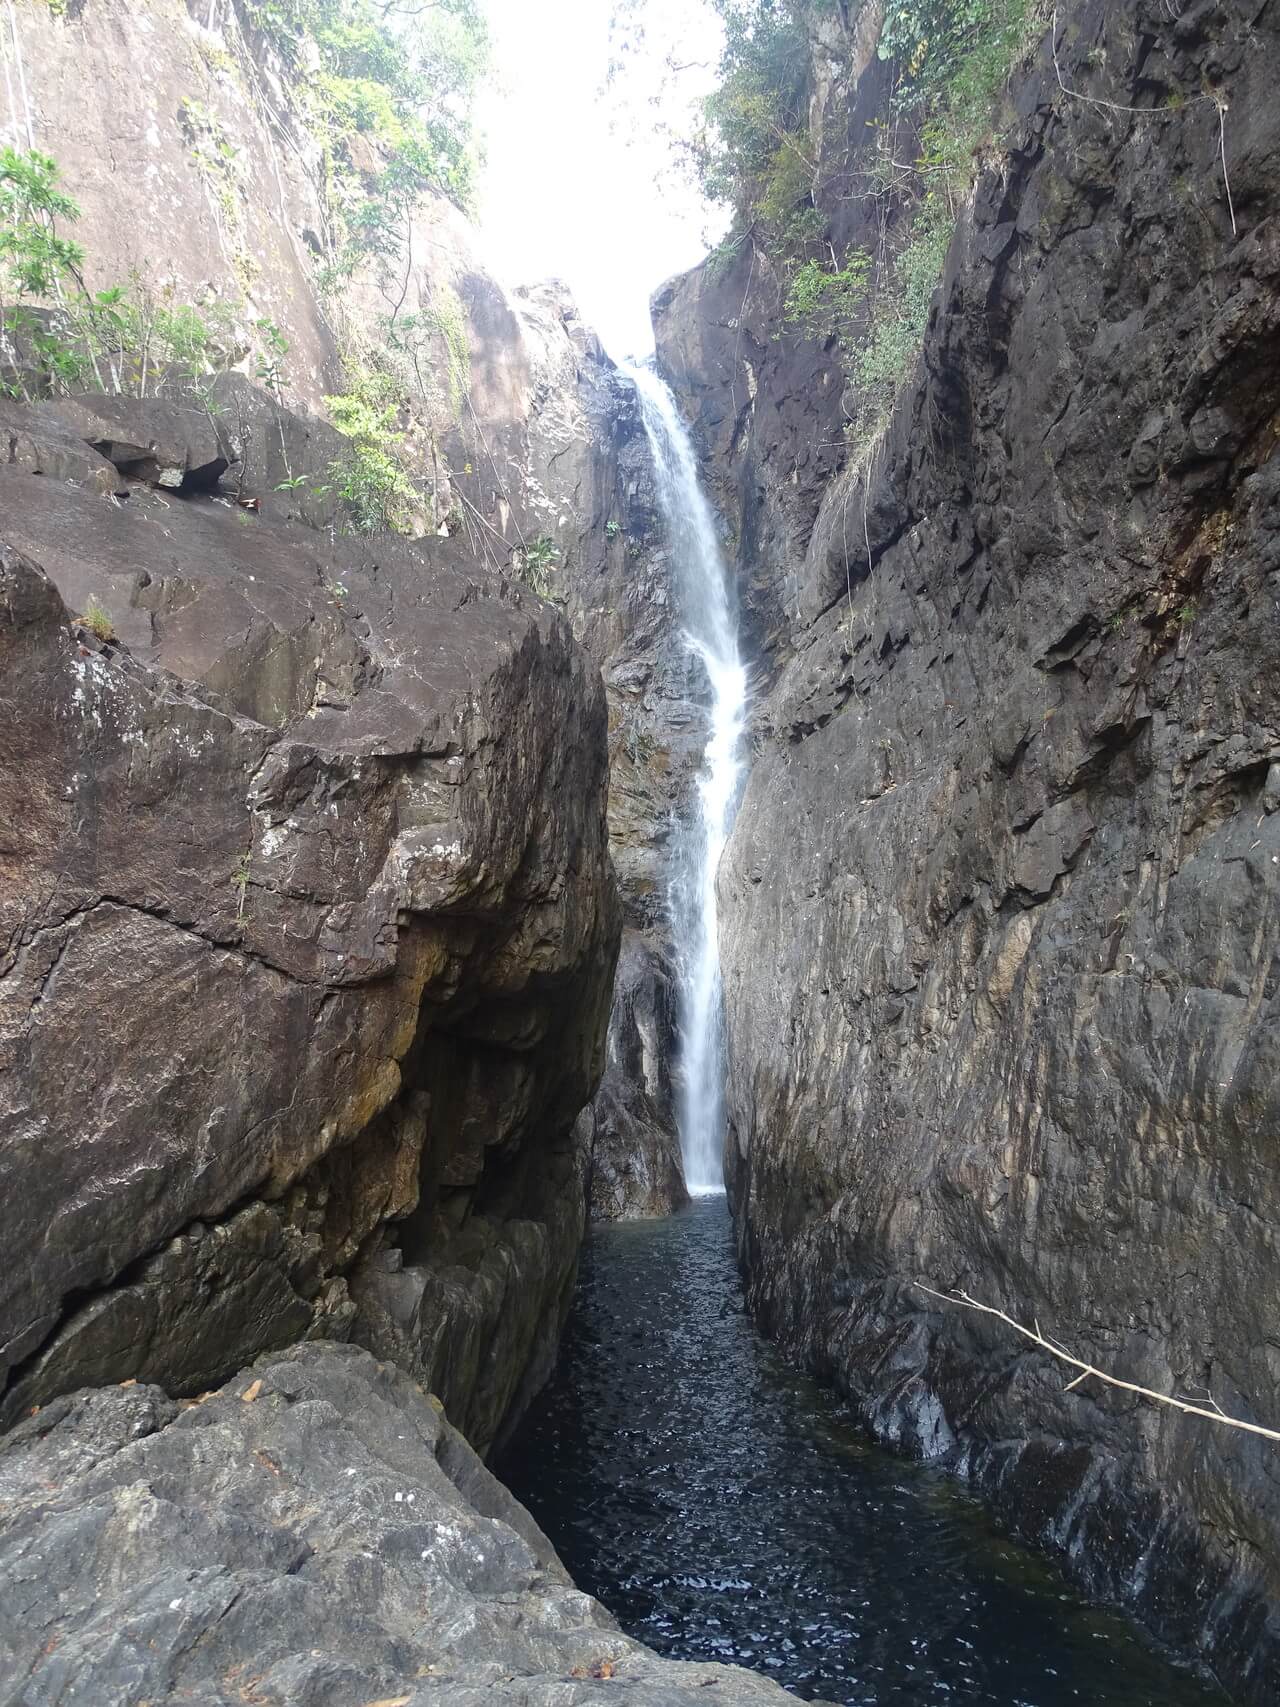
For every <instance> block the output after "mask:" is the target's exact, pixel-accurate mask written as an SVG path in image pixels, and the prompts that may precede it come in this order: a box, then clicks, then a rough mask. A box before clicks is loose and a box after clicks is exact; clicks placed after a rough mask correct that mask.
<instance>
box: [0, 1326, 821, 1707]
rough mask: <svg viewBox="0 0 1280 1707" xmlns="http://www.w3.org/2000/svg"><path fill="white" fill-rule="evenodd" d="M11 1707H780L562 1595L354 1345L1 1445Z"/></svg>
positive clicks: (531, 1547) (461, 1452)
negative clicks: (752, 1706)
mask: <svg viewBox="0 0 1280 1707" xmlns="http://www.w3.org/2000/svg"><path fill="white" fill-rule="evenodd" d="M0 1578H2V1579H3V1581H4V1584H5V1592H4V1594H3V1596H0V1690H2V1691H3V1694H4V1699H5V1700H6V1702H10V1703H12V1707H45V1704H46V1703H48V1702H51V1701H56V1700H72V1699H76V1700H84V1701H92V1702H93V1703H94V1707H138V1704H139V1703H141V1702H153V1703H159V1702H162V1701H175V1702H177V1701H182V1702H186V1703H190V1704H192V1707H243V1703H244V1702H246V1701H252V1702H257V1703H260V1704H261V1707H353V1704H355V1703H363V1704H365V1707H375V1704H376V1707H489V1704H491V1703H504V1702H505V1703H510V1704H511V1707H609V1704H610V1703H612V1702H614V1701H615V1700H616V1699H617V1698H618V1696H619V1695H620V1694H621V1695H622V1696H623V1697H625V1699H626V1701H627V1702H629V1703H634V1707H704V1704H705V1702H706V1701H707V1700H708V1697H709V1696H710V1698H711V1699H713V1700H714V1701H716V1702H721V1703H727V1704H729V1707H734V1704H738V1703H741V1704H743V1707H746V1704H748V1703H755V1702H759V1703H761V1704H762V1707H764V1704H776V1707H785V1703H786V1702H788V1701H789V1700H791V1697H790V1696H788V1695H786V1694H785V1693H784V1691H783V1690H782V1689H780V1688H779V1687H778V1685H777V1684H775V1683H771V1682H769V1681H768V1680H766V1679H765V1678H762V1677H755V1676H753V1675H752V1674H751V1673H750V1672H746V1671H740V1670H738V1669H737V1668H736V1667H732V1666H719V1665H707V1664H702V1663H690V1664H681V1663H679V1662H675V1661H671V1660H661V1659H658V1658H657V1656H656V1655H654V1654H652V1653H650V1652H649V1651H648V1649H646V1648H643V1647H641V1645H640V1644H639V1643H638V1642H635V1641H632V1640H631V1639H630V1638H629V1637H626V1636H624V1635H622V1634H621V1632H620V1631H619V1630H618V1628H617V1626H616V1624H615V1623H614V1621H613V1619H612V1618H611V1617H610V1616H609V1614H608V1613H607V1612H606V1611H605V1609H604V1608H603V1607H602V1606H601V1605H600V1604H599V1603H598V1602H597V1601H594V1600H592V1599H591V1598H590V1597H589V1596H588V1595H585V1594H580V1593H579V1592H578V1591H577V1590H576V1589H575V1588H574V1587H573V1586H572V1584H571V1583H570V1581H569V1579H568V1576H567V1575H566V1573H565V1570H564V1567H563V1566H562V1565H561V1564H560V1561H559V1560H558V1559H557V1558H556V1555H555V1553H554V1551H553V1549H552V1547H551V1544H550V1542H549V1541H548V1540H547V1538H546V1537H545V1536H544V1535H543V1534H542V1532H541V1531H540V1530H539V1529H538V1527H537V1525H536V1524H535V1523H534V1522H533V1519H532V1518H531V1517H530V1516H529V1514H528V1513H527V1512H526V1511H525V1510H524V1508H523V1507H522V1506H520V1505H519V1504H517V1502H516V1501H515V1500H514V1499H513V1498H512V1496H511V1495H510V1494H509V1493H507V1491H506V1490H505V1488H503V1487H502V1486H501V1485H500V1484H499V1483H498V1482H496V1481H495V1480H494V1478H493V1477H492V1476H491V1475H490V1474H489V1473H488V1471H487V1470H486V1469H485V1468H484V1466H483V1464H482V1463H481V1462H480V1460H479V1459H478V1458H477V1457H476V1455H475V1453H474V1452H472V1451H471V1449H470V1448H469V1447H468V1446H467V1444H466V1442H465V1441H464V1440H463V1439H462V1438H461V1436H460V1435H459V1434H457V1433H456V1432H455V1430H454V1429H453V1428H451V1427H450V1425H449V1424H448V1423H447V1422H446V1421H445V1418H444V1415H443V1412H442V1410H441V1407H440V1403H439V1400H437V1399H435V1398H430V1397H428V1396H427V1395H425V1394H424V1393H423V1392H422V1391H421V1390H420V1389H419V1388H417V1387H416V1386H415V1385H414V1384H413V1383H412V1382H411V1381H410V1380H409V1379H408V1378H407V1377H406V1376H404V1375H403V1374H401V1373H400V1372H399V1371H396V1370H394V1369H391V1368H388V1367H387V1366H385V1365H381V1364H377V1363H375V1362H374V1360H373V1358H372V1357H370V1356H369V1355H368V1354H367V1353H366V1352H363V1351H360V1350H358V1349H356V1348H355V1347H353V1346H302V1347H298V1348H297V1349H296V1350H294V1351H292V1352H289V1353H286V1354H285V1355H284V1356H283V1357H279V1358H275V1359H273V1360H269V1361H265V1362H263V1363H261V1364H260V1365H258V1367H257V1368H255V1369H251V1370H246V1371H245V1372H244V1373H243V1374H241V1375H240V1376H238V1377H237V1378H236V1379H235V1380H233V1381H231V1382H229V1383H228V1385H227V1386H226V1387H224V1388H223V1389H222V1391H221V1392H218V1393H212V1394H209V1395H206V1396H205V1397H204V1398H203V1399H202V1400H201V1401H200V1402H198V1403H196V1402H192V1401H188V1402H187V1403H186V1404H176V1403H174V1401H173V1400H171V1399H169V1398H167V1397H166V1396H165V1395H164V1394H163V1393H162V1392H160V1391H159V1390H158V1389H156V1388H154V1387H142V1386H135V1387H123V1388H121V1387H116V1388H113V1389H110V1390H107V1391H99V1392H88V1393H80V1394H77V1395H76V1396H75V1397H74V1398H64V1399H59V1400H56V1401H55V1402H54V1403H53V1404H52V1405H51V1406H50V1407H49V1408H48V1409H47V1410H45V1411H42V1412H41V1413H40V1415H38V1416H37V1417H35V1418H33V1419H31V1420H30V1421H29V1422H27V1423H24V1424H23V1425H22V1427H21V1428H19V1429H18V1430H16V1431H15V1432H14V1433H13V1434H11V1435H10V1436H9V1438H8V1439H7V1440H6V1441H5V1442H3V1443H2V1444H0Z"/></svg>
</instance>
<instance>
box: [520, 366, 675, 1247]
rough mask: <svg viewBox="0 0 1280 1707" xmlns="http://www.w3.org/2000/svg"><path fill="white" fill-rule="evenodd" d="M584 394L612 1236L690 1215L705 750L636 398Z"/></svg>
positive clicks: (607, 1216) (594, 1193)
mask: <svg viewBox="0 0 1280 1707" xmlns="http://www.w3.org/2000/svg"><path fill="white" fill-rule="evenodd" d="M577 383H578V386H579V395H580V396H581V397H582V400H583V407H582V421H581V424H580V426H579V434H580V438H579V443H581V442H582V440H583V438H585V442H586V443H587V444H589V445H590V446H592V447H594V453H593V455H592V456H591V458H590V461H589V463H588V464H586V465H583V466H582V467H581V472H580V474H579V476H578V477H577V480H576V481H575V490H576V491H577V492H578V494H579V497H578V500H577V511H576V513H577V514H578V516H579V517H580V518H581V524H582V532H581V533H580V535H579V536H578V538H577V539H576V540H575V541H574V542H572V543H571V544H569V543H567V545H566V554H565V561H564V564H563V566H562V568H560V569H559V570H557V572H556V575H555V578H554V582H553V597H555V598H556V600H557V602H562V603H563V605H564V607H565V610H566V614H567V615H568V617H569V620H570V622H571V623H572V626H573V630H574V634H575V635H576V636H577V638H578V639H579V641H580V642H581V644H582V645H583V646H584V647H585V648H586V650H587V651H588V653H589V654H590V656H591V657H592V658H593V659H594V660H595V661H596V662H597V663H598V664H599V666H600V670H601V675H602V678H603V680H604V684H605V693H606V697H607V700H608V706H609V844H610V850H611V852H612V855H613V860H614V864H615V866H616V868H617V872H618V886H619V891H620V895H621V899H622V905H623V913H624V918H625V922H626V933H625V941H626V948H625V950H624V953H623V956H622V959H621V961H620V965H619V974H618V979H617V983H616V985H615V990H614V1005H613V1012H612V1015H611V1018H610V1022H609V1040H608V1047H607V1051H606V1067H605V1076H604V1080H603V1082H602V1084H601V1088H600V1092H599V1095H598V1096H597V1098H596V1101H595V1104H594V1107H593V1117H594V1118H593V1132H592V1138H591V1146H592V1158H593V1160H592V1170H591V1180H590V1213H591V1215H592V1217H593V1218H595V1219H598V1220H617V1219H620V1218H627V1217H632V1216H635V1217H641V1218H644V1217H648V1216H652V1215H661V1214H666V1213H669V1212H670V1211H671V1210H672V1209H674V1208H676V1207H678V1206H679V1205H680V1204H682V1203H683V1202H685V1201H686V1191H685V1185H684V1172H683V1166H682V1164H681V1160H680V1142H679V1137H678V1134H677V1132H676V1117H675V1107H674V1101H673V1097H672V1092H671V1071H672V1062H673V1059H674V1056H675V1051H676V1037H675V995H674V951H673V946H672V942H671V934H670V930H671V927H670V919H669V911H668V888H669V881H670V871H669V863H670V858H671V838H672V833H673V827H674V825H675V824H676V823H677V821H678V820H679V819H680V818H681V817H683V816H684V815H685V814H687V812H688V810H689V806H690V802H689V793H690V790H691V788H692V786H693V777H694V773H695V771H696V768H697V764H698V761H699V758H700V756H701V749H702V743H703V741H704V740H705V737H706V713H705V709H704V707H703V706H702V705H701V704H700V696H701V695H704V694H705V684H704V683H703V682H701V681H700V680H699V677H698V673H697V668H696V666H695V665H694V663H693V661H692V659H691V656H690V652H689V648H688V647H687V645H686V644H685V642H684V640H683V637H682V634H681V627H680V598H679V587H678V566H677V565H676V564H675V562H674V561H673V559H672V553H671V549H670V543H669V541H668V540H667V538H666V534H665V529H664V528H663V526H662V523H661V520H660V516H659V513H658V507H657V499H656V495H655V492H654V482H653V467H652V462H651V458H650V454H649V449H648V445H647V443H646V440H645V437H644V429H643V426H642V424H641V419H640V412H639V406H638V402H637V399H636V394H635V388H634V385H633V384H632V382H631V381H630V380H629V379H628V378H627V377H626V376H625V374H623V373H620V372H619V371H618V370H616V369H614V368H612V366H610V365H594V364H593V365H592V366H591V367H589V368H583V367H580V368H579V374H578V382H577ZM561 389H562V390H563V389H565V387H564V386H563V384H562V388H561ZM552 442H553V443H554V440H553V441H552ZM549 461H552V462H554V466H555V467H556V469H557V470H558V471H560V472H559V473H558V476H557V478H560V479H563V478H564V472H563V471H564V470H565V468H566V466H572V464H571V463H569V462H567V459H565V458H564V456H563V452H562V451H560V450H553V452H552V457H551V458H549ZM551 489H552V490H555V487H554V486H552V488H551ZM584 493H590V494H591V500H590V502H589V503H584V502H583V501H582V497H581V494H584Z"/></svg>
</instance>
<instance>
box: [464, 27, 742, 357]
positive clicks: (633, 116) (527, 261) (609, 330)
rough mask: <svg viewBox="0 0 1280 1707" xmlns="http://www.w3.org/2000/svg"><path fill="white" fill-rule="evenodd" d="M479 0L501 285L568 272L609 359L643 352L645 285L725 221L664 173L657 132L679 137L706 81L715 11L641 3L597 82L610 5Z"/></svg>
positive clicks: (492, 227)
mask: <svg viewBox="0 0 1280 1707" xmlns="http://www.w3.org/2000/svg"><path fill="white" fill-rule="evenodd" d="M486 6H487V10H488V13H489V20H490V28H491V30H492V33H493V44H494V60H495V67H494V75H493V78H492V81H491V84H490V86H489V88H488V89H487V90H486V92H485V94H484V97H483V99H482V102H481V108H480V123H481V128H482V130H483V131H484V133H485V137H486V149H487V156H488V159H487V164H486V168H485V172H484V176H483V179H482V182H481V192H480V209H479V212H480V224H481V231H482V234H483V242H484V248H485V251H486V256H487V258H488V260H489V261H490V264H491V265H492V266H493V267H494V268H495V270H496V271H497V273H498V275H499V277H500V278H502V279H503V280H504V281H505V282H506V283H507V284H508V285H515V284H526V283H532V282H534V281H536V280H538V279H543V278H551V277H557V278H562V279H564V280H565V282H566V283H567V284H568V285H569V287H570V288H571V290H572V291H573V294H574V296H575V297H576V299H577V302H578V306H579V308H580V310H581V312H582V316H583V318H584V320H586V321H587V323H588V324H589V325H591V326H593V327H594V328H595V330H596V331H597V332H599V334H600V336H601V338H602V339H603V340H604V342H605V345H606V346H607V348H608V349H609V352H610V354H611V355H613V356H614V357H619V358H620V357H623V356H628V355H644V354H645V353H647V352H648V351H649V350H650V349H652V347H653V336H652V332H651V329H650V326H649V297H650V295H651V293H652V292H653V291H654V290H656V289H657V287H658V286H659V285H660V284H662V282H663V281H664V280H665V279H667V278H670V277H671V275H672V274H673V273H677V272H681V271H683V270H684V269H685V268H687V267H691V266H694V265H695V264H696V263H697V262H698V261H699V260H701V258H702V256H703V255H704V254H705V252H706V249H707V247H708V244H709V242H714V241H715V240H716V239H717V238H718V237H719V236H720V235H721V232H722V230H723V227H724V224H725V218H724V216H723V215H721V214H719V213H717V212H716V211H714V210H711V209H708V208H707V207H706V205H705V204H704V203H703V202H702V200H701V198H700V197H699V196H698V194H697V193H696V191H695V190H694V189H693V187H692V186H691V185H690V184H689V183H688V182H687V181H686V180H685V179H684V177H683V176H682V175H680V174H679V173H677V172H675V171H673V170H671V160H672V156H671V149H670V145H669V141H668V140H667V139H666V138H665V137H664V136H663V134H662V127H663V126H666V127H669V128H670V129H672V130H674V131H676V132H677V133H685V134H687V132H688V128H689V124H690V119H691V113H692V108H693V106H694V103H696V101H697V100H698V99H699V98H700V96H701V95H703V94H705V93H706V92H707V91H708V90H709V89H710V87H711V86H712V82H713V73H714V67H715V62H716V59H717V57H718V49H719V40H720V35H719V24H718V22H717V20H716V18H715V15H714V13H713V12H712V11H711V9H710V6H709V5H708V4H707V3H706V0H645V4H644V7H643V17H644V26H645V28H644V37H643V42H642V44H641V47H640V49H639V51H638V52H637V53H635V54H633V55H632V57H631V59H630V60H629V61H628V68H627V70H626V72H625V73H624V74H623V75H622V76H621V77H620V78H619V79H616V80H615V84H614V86H613V88H612V89H606V88H605V79H606V75H607V72H608V66H609V53H610V41H609V19H610V15H611V13H612V10H613V6H612V3H611V0H486ZM671 63H674V65H675V66H676V67H677V68H678V69H677V70H676V71H675V72H674V73H673V72H672V70H671V69H670V64H671Z"/></svg>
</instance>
